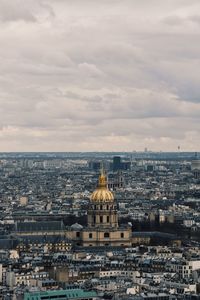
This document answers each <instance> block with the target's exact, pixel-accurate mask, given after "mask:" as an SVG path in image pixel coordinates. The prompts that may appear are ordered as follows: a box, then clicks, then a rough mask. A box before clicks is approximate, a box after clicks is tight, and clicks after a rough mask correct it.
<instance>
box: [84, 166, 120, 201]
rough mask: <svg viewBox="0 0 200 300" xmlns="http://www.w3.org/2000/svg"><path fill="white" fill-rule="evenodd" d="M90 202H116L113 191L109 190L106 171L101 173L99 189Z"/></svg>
mask: <svg viewBox="0 0 200 300" xmlns="http://www.w3.org/2000/svg"><path fill="white" fill-rule="evenodd" d="M90 200H91V201H92V202H100V203H105V202H112V201H114V196H113V193H112V192H111V191H109V189H108V188H107V180H106V175H105V173H104V171H103V170H102V171H101V174H100V176H99V183H98V187H97V189H96V190H95V191H94V192H93V193H92V195H91V197H90Z"/></svg>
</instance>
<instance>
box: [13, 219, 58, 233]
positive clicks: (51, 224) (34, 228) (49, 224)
mask: <svg viewBox="0 0 200 300" xmlns="http://www.w3.org/2000/svg"><path fill="white" fill-rule="evenodd" d="M15 230H16V231H17V232H38V231H40V232H41V231H42V232H49V231H62V230H64V224H63V222H62V221H46V222H17V223H16V226H15Z"/></svg>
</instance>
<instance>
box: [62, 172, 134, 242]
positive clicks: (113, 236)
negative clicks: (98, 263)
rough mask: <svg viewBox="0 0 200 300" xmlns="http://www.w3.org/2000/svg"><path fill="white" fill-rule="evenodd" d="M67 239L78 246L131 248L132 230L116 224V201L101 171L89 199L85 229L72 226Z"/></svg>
mask: <svg viewBox="0 0 200 300" xmlns="http://www.w3.org/2000/svg"><path fill="white" fill-rule="evenodd" d="M67 237H68V238H69V239H71V240H73V241H74V243H75V244H76V245H78V246H86V247H87V246H91V247H92V246H93V247H94V246H126V247H127V246H131V239H132V229H131V227H130V226H127V227H120V226H119V224H118V212H117V205H116V201H115V199H114V195H113V193H112V192H111V191H110V190H109V189H108V187H107V178H106V175H105V173H104V171H103V170H102V171H101V174H100V176H99V182H98V186H97V188H96V190H95V191H94V192H93V193H92V195H91V197H90V204H89V209H88V214H87V227H82V226H79V225H78V224H77V226H76V225H75V226H74V227H73V226H72V227H71V230H70V231H69V232H67Z"/></svg>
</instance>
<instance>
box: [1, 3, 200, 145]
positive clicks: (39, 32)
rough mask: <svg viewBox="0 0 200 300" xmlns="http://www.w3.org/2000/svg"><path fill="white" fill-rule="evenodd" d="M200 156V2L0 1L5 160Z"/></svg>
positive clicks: (2, 116)
mask: <svg viewBox="0 0 200 300" xmlns="http://www.w3.org/2000/svg"><path fill="white" fill-rule="evenodd" d="M179 145H180V147H181V150H183V151H195V150H196V151H199V150H200V1H199V0H164V1H162V0H100V1H99V0H26V1H24V0H0V151H132V150H143V149H144V148H145V147H148V149H151V150H158V151H159V150H163V151H177V148H178V146H179Z"/></svg>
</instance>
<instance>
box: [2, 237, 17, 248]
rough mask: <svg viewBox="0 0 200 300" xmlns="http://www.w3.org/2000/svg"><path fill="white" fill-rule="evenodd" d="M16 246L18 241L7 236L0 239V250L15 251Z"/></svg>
mask: <svg viewBox="0 0 200 300" xmlns="http://www.w3.org/2000/svg"><path fill="white" fill-rule="evenodd" d="M17 245H18V240H17V239H13V238H11V237H9V236H6V237H3V238H2V237H0V249H1V250H2V249H5V250H10V249H15V248H16V246H17Z"/></svg>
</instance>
